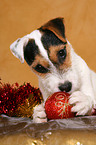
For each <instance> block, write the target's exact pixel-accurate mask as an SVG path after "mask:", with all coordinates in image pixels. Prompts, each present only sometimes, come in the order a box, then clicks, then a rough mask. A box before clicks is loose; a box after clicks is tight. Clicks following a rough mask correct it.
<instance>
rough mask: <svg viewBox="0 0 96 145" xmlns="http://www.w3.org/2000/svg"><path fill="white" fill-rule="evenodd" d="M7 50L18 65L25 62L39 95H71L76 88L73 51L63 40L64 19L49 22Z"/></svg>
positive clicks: (64, 39)
mask: <svg viewBox="0 0 96 145" xmlns="http://www.w3.org/2000/svg"><path fill="white" fill-rule="evenodd" d="M10 48H11V50H12V52H13V54H14V55H15V56H16V57H17V58H19V59H20V60H21V62H24V59H25V60H26V62H27V63H28V65H29V66H30V68H31V69H32V70H33V72H35V73H36V74H37V75H38V77H39V81H40V88H41V90H42V92H43V91H45V92H49V94H52V93H54V92H56V91H66V92H71V91H72V89H74V87H75V88H76V86H75V85H74V81H75V80H74V79H76V76H75V78H74V74H75V72H74V71H73V64H72V52H73V49H72V48H71V45H70V43H69V42H68V41H67V39H66V37H65V26H64V19H63V18H56V19H53V20H50V21H49V22H47V23H46V24H44V25H43V26H41V27H40V28H39V29H37V30H35V31H33V32H32V33H30V34H28V35H26V36H24V37H23V38H21V39H18V40H16V41H15V42H14V43H13V44H12V45H11V46H10ZM76 80H77V79H76ZM75 84H76V82H75Z"/></svg>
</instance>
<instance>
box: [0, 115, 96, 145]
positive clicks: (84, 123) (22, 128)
mask: <svg viewBox="0 0 96 145" xmlns="http://www.w3.org/2000/svg"><path fill="white" fill-rule="evenodd" d="M95 144H96V116H91V117H77V118H71V119H59V120H51V121H49V122H47V123H42V124H35V123H33V122H32V120H30V119H28V118H10V117H4V116H3V117H1V118H0V145H95Z"/></svg>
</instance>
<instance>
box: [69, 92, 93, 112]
mask: <svg viewBox="0 0 96 145" xmlns="http://www.w3.org/2000/svg"><path fill="white" fill-rule="evenodd" d="M69 104H71V105H73V107H72V109H71V111H72V112H76V115H89V114H91V112H92V104H93V103H92V99H91V97H90V96H87V95H85V94H83V93H82V92H80V91H76V92H74V93H72V95H71V96H70V99H69Z"/></svg>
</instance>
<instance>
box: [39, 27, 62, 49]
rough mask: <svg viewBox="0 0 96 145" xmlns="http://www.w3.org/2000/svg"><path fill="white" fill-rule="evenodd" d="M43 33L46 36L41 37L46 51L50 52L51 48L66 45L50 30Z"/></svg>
mask: <svg viewBox="0 0 96 145" xmlns="http://www.w3.org/2000/svg"><path fill="white" fill-rule="evenodd" d="M42 31H43V33H44V34H43V35H42V37H41V41H42V43H43V46H44V48H45V49H46V50H49V47H50V46H57V45H59V44H65V43H64V42H62V41H61V40H60V39H59V38H58V37H57V36H56V35H55V34H54V33H53V32H51V31H50V30H42Z"/></svg>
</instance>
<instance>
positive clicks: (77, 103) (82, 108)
mask: <svg viewBox="0 0 96 145" xmlns="http://www.w3.org/2000/svg"><path fill="white" fill-rule="evenodd" d="M80 65H81V68H78V69H81V70H80V73H79V77H80V80H79V81H81V87H80V88H79V90H78V91H74V92H73V93H72V94H71V96H70V99H69V103H70V104H72V105H73V107H72V112H76V113H77V115H90V114H91V112H92V108H93V107H94V104H95V99H96V98H95V94H94V89H93V84H92V78H91V76H92V74H91V73H92V72H91V70H90V69H89V68H88V66H87V65H86V63H85V62H84V61H83V62H81V64H80ZM80 65H79V66H80Z"/></svg>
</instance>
